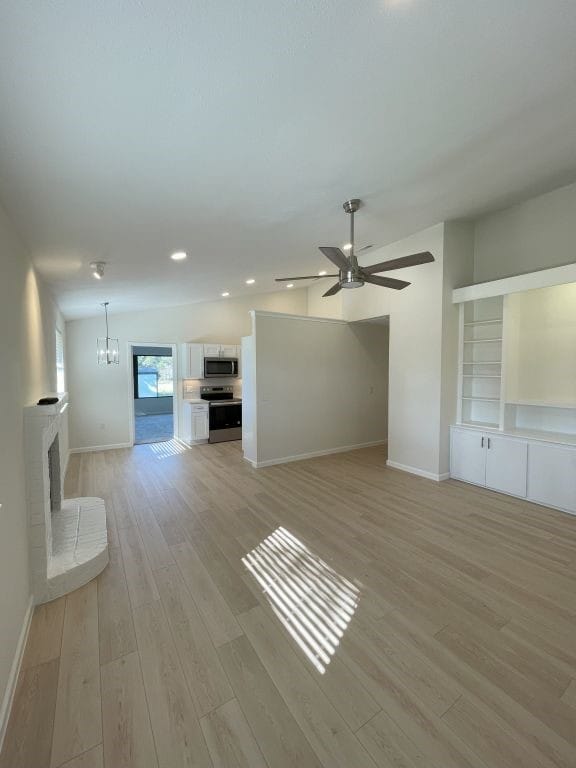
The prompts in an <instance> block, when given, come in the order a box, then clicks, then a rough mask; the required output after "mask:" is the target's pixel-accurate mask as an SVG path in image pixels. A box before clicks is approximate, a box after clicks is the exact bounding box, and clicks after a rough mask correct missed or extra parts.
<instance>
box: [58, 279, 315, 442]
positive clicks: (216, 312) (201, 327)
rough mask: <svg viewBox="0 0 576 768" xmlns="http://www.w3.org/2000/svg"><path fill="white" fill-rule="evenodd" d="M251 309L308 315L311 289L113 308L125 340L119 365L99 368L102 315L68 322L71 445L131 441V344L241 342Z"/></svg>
mask: <svg viewBox="0 0 576 768" xmlns="http://www.w3.org/2000/svg"><path fill="white" fill-rule="evenodd" d="M251 309H265V310H270V311H275V312H289V313H294V314H306V312H307V294H306V290H305V289H297V290H290V291H282V292H276V293H269V294H257V295H255V296H253V297H246V298H241V299H227V300H226V301H224V300H222V301H217V302H209V303H203V304H189V305H186V306H181V307H167V308H163V309H154V310H152V309H151V310H146V311H142V312H127V313H123V314H118V315H116V314H114V307H113V306H111V307H110V310H111V312H110V335H111V336H114V337H118V338H119V339H120V365H118V366H100V365H98V364H97V362H96V338H97V337H98V336H100V335H102V332H103V328H104V315H103V314H102V313H99V314H98V315H97V316H96V317H92V318H85V319H82V320H72V321H70V322H68V323H67V324H66V351H67V360H68V382H69V383H68V391H69V393H70V408H69V411H70V447H71V449H78V448H89V447H96V446H109V445H125V444H127V443H128V442H129V440H130V421H129V419H130V409H131V408H132V407H133V406H132V399H131V392H130V389H129V385H130V381H131V378H130V376H131V372H130V363H131V361H130V360H129V359H128V353H127V344H128V342H144V343H152V342H156V343H180V342H184V341H212V342H217V341H221V342H225V343H229V344H240V339H241V337H242V336H245V335H246V334H248V333H250V331H251V321H250V314H249V313H250V310H251Z"/></svg>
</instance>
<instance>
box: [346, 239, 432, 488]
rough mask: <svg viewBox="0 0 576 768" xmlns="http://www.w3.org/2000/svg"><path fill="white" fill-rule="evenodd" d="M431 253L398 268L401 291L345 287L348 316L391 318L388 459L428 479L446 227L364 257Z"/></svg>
mask: <svg viewBox="0 0 576 768" xmlns="http://www.w3.org/2000/svg"><path fill="white" fill-rule="evenodd" d="M426 250H428V251H431V253H432V254H433V255H434V258H435V261H434V262H433V263H429V264H423V265H420V266H417V267H410V268H409V269H402V270H400V269H399V270H396V271H395V272H394V277H397V278H400V279H402V280H407V281H409V282H410V283H411V285H410V286H409V287H408V288H405V289H404V290H401V291H392V290H385V289H383V288H378V287H376V286H372V285H365V286H364V287H363V288H362V289H361V290H357V291H346V292H344V291H343V292H342V293H344V297H343V316H344V318H345V319H346V320H350V321H355V320H366V319H369V318H372V317H382V316H386V315H388V316H389V317H390V361H389V367H390V374H389V406H388V461H389V463H390V464H391V465H392V466H396V467H399V468H406V469H408V470H410V471H415V472H416V473H418V474H422V475H425V476H428V477H433V478H437V477H438V476H439V474H440V429H441V380H442V311H443V306H442V284H443V250H444V225H443V224H438V225H436V226H434V227H430V228H428V229H426V230H423V231H421V232H418V233H416V234H414V235H412V236H410V237H407V238H405V239H404V240H400V241H398V242H396V243H392V244H391V245H387V246H385V247H384V248H380V249H378V250H377V251H370V254H369V255H366V256H364V258H363V260H362V261H363V263H365V264H371V263H374V262H378V261H383V260H384V259H391V258H397V257H400V256H407V255H409V254H411V253H417V252H419V251H426Z"/></svg>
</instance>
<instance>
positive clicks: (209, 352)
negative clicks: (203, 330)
mask: <svg viewBox="0 0 576 768" xmlns="http://www.w3.org/2000/svg"><path fill="white" fill-rule="evenodd" d="M221 349H222V344H204V357H223V355H221V354H220V350H221Z"/></svg>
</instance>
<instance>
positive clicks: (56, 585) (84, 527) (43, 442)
mask: <svg viewBox="0 0 576 768" xmlns="http://www.w3.org/2000/svg"><path fill="white" fill-rule="evenodd" d="M67 408H68V396H67V395H60V396H59V399H58V402H57V403H54V404H53V405H31V406H28V407H27V408H25V409H24V461H25V473H26V487H27V494H26V495H27V504H28V535H29V557H30V576H31V586H32V593H33V595H34V601H35V602H36V603H45V602H48V601H49V600H54V599H55V598H57V597H60V596H61V595H64V594H67V593H68V592H71V591H72V590H74V589H77V588H78V587H81V586H82V585H83V584H86V582H88V581H90V580H91V579H93V578H94V577H95V576H97V575H98V574H99V573H100V572H101V571H102V570H103V569H104V568H105V567H106V564H107V563H108V538H107V530H106V509H105V506H104V501H103V500H102V499H98V498H95V497H88V498H77V499H65V500H63V499H64V497H63V485H64V477H63V473H62V472H61V471H60V453H59V448H58V439H59V435H60V434H61V431H62V429H63V426H64V420H65V419H67V417H68V414H67ZM51 447H52V448H53V449H52V451H51V450H50V449H51Z"/></svg>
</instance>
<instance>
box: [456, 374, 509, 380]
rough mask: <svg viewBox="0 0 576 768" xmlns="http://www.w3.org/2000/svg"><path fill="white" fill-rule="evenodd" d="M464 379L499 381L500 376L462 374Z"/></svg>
mask: <svg viewBox="0 0 576 768" xmlns="http://www.w3.org/2000/svg"><path fill="white" fill-rule="evenodd" d="M462 377H463V378H464V379H501V378H502V376H500V375H499V374H496V373H463V374H462Z"/></svg>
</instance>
